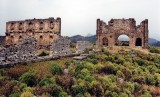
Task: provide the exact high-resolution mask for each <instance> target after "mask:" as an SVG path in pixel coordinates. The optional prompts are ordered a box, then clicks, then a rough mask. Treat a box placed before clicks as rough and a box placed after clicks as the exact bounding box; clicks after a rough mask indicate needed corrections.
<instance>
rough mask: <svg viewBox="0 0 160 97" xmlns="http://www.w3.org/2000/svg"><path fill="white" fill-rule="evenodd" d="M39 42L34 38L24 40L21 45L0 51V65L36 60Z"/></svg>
mask: <svg viewBox="0 0 160 97" xmlns="http://www.w3.org/2000/svg"><path fill="white" fill-rule="evenodd" d="M36 44H37V41H36V39H35V38H33V37H28V38H26V39H22V40H21V41H20V42H19V44H17V45H14V46H10V47H6V48H5V47H3V48H1V49H0V65H6V64H15V63H20V62H28V61H31V60H36V59H37V56H36V55H35V51H36Z"/></svg>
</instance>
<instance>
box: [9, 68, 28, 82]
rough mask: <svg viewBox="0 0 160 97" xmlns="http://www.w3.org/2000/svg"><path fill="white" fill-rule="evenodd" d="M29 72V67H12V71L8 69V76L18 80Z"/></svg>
mask: <svg viewBox="0 0 160 97" xmlns="http://www.w3.org/2000/svg"><path fill="white" fill-rule="evenodd" d="M28 70H29V68H28V67H26V66H18V67H17V66H15V67H12V68H10V69H8V72H7V73H8V76H10V77H12V78H14V79H18V78H19V77H20V76H21V75H22V74H24V73H25V72H27V71H28Z"/></svg>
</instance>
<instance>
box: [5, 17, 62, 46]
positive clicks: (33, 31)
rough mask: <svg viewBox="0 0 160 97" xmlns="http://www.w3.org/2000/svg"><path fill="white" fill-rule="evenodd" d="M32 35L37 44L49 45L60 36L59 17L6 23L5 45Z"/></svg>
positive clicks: (15, 42)
mask: <svg viewBox="0 0 160 97" xmlns="http://www.w3.org/2000/svg"><path fill="white" fill-rule="evenodd" d="M28 36H33V37H35V39H36V40H37V44H38V45H42V46H43V45H50V43H51V42H52V41H53V40H54V39H57V38H58V37H60V36H61V18H57V19H54V18H48V19H29V20H24V21H9V22H7V23H6V39H5V40H6V45H11V44H17V43H18V42H19V41H20V40H21V39H22V38H26V37H28Z"/></svg>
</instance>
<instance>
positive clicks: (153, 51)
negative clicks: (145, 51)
mask: <svg viewBox="0 0 160 97" xmlns="http://www.w3.org/2000/svg"><path fill="white" fill-rule="evenodd" d="M149 50H150V52H151V53H160V50H159V49H158V48H157V47H150V48H149Z"/></svg>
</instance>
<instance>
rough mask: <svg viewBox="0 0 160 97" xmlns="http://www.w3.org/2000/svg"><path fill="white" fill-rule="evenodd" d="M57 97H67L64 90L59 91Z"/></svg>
mask: <svg viewBox="0 0 160 97" xmlns="http://www.w3.org/2000/svg"><path fill="white" fill-rule="evenodd" d="M58 97H68V94H67V93H66V92H60V93H59V96H58Z"/></svg>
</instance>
